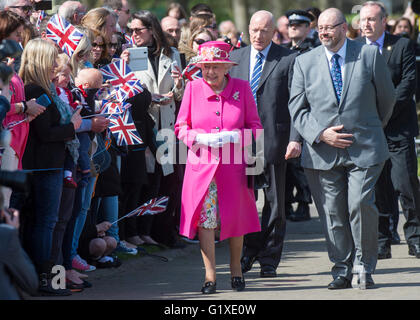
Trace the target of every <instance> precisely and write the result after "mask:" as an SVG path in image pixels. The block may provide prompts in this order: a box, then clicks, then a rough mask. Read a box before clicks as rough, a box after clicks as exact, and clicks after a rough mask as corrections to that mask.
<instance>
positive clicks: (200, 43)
mask: <svg viewBox="0 0 420 320" xmlns="http://www.w3.org/2000/svg"><path fill="white" fill-rule="evenodd" d="M194 42H195V43H196V44H198V45H202V44H203V43H206V42H208V40H204V39H194Z"/></svg>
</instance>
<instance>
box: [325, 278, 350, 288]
mask: <svg viewBox="0 0 420 320" xmlns="http://www.w3.org/2000/svg"><path fill="white" fill-rule="evenodd" d="M347 288H351V281H350V280H348V279H347V278H344V277H341V276H339V277H337V278H335V279H334V280H333V281H332V282H331V283H330V284H329V285H328V289H329V290H337V289H347Z"/></svg>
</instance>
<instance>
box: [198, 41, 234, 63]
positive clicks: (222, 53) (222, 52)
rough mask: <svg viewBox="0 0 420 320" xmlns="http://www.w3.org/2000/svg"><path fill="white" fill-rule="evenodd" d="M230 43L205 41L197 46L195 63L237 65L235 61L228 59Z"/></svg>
mask: <svg viewBox="0 0 420 320" xmlns="http://www.w3.org/2000/svg"><path fill="white" fill-rule="evenodd" d="M230 50H231V46H230V44H228V43H226V42H224V41H207V42H205V43H203V44H201V45H200V46H199V47H198V59H197V62H196V64H197V65H198V66H199V65H200V64H202V63H230V64H235V65H237V63H236V62H234V61H232V60H229V52H230Z"/></svg>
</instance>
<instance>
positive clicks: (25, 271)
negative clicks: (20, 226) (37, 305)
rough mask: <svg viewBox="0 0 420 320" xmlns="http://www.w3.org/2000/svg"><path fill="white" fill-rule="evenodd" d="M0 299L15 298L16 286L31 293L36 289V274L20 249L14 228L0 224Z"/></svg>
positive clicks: (16, 293) (16, 294)
mask: <svg viewBox="0 0 420 320" xmlns="http://www.w3.org/2000/svg"><path fill="white" fill-rule="evenodd" d="M0 243H1V246H0V300H17V299H20V296H19V294H18V291H17V287H18V288H20V289H21V290H23V291H25V292H26V293H29V294H31V295H33V294H35V293H36V291H37V289H38V275H37V273H36V271H35V267H34V265H33V264H32V262H31V260H30V259H29V257H28V256H27V254H26V253H25V251H24V250H23V249H22V247H21V245H20V242H19V235H18V231H17V229H16V228H13V227H11V226H9V225H6V224H0Z"/></svg>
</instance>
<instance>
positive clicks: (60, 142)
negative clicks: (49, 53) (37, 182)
mask: <svg viewBox="0 0 420 320" xmlns="http://www.w3.org/2000/svg"><path fill="white" fill-rule="evenodd" d="M44 93H45V91H44V89H42V87H40V86H38V85H35V84H27V85H25V97H26V100H27V101H29V100H31V99H32V98H38V97H40V96H41V95H43V94H44ZM60 119H61V115H60V112H59V111H58V109H57V107H56V105H55V103H54V102H52V103H51V104H50V105H49V106H48V107H47V108H46V110H45V111H44V112H43V113H42V114H40V115H39V116H38V117H36V118H35V119H34V120H32V121H31V122H30V126H29V135H28V141H27V143H26V148H25V153H24V155H23V160H22V162H23V163H22V165H23V168H24V169H51V168H63V167H64V158H65V154H66V153H65V141H66V140H71V139H74V137H75V131H74V126H73V124H72V123H71V122H70V123H69V124H64V125H61V124H60Z"/></svg>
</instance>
